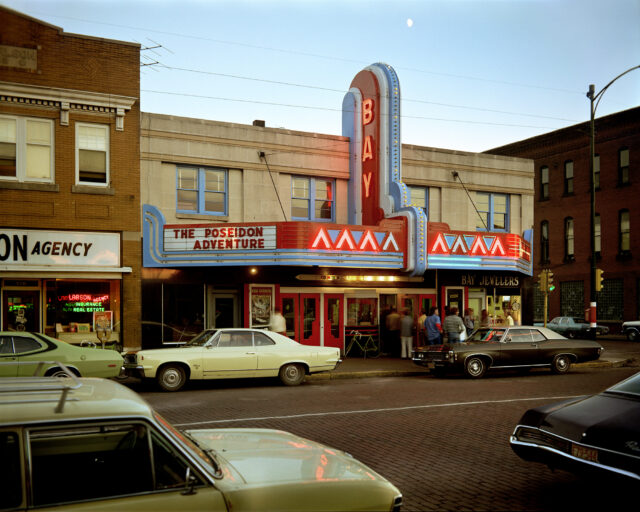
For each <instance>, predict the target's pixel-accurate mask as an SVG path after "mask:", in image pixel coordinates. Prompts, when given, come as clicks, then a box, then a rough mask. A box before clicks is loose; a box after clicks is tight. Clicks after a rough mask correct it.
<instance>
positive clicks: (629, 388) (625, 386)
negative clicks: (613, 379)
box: [607, 373, 640, 398]
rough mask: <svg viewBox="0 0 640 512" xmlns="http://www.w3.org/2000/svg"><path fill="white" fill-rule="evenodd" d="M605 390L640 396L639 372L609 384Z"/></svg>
mask: <svg viewBox="0 0 640 512" xmlns="http://www.w3.org/2000/svg"><path fill="white" fill-rule="evenodd" d="M607 392H611V393H622V394H625V395H631V396H633V397H635V398H640V373H636V374H635V375H633V376H632V377H629V378H628V379H627V380H623V381H622V382H618V384H616V385H614V386H611V387H610V388H609V389H607Z"/></svg>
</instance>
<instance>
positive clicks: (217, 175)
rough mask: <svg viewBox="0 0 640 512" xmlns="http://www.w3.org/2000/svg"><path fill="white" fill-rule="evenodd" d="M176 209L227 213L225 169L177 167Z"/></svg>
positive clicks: (203, 212)
mask: <svg viewBox="0 0 640 512" xmlns="http://www.w3.org/2000/svg"><path fill="white" fill-rule="evenodd" d="M176 179H177V184H176V188H177V202H176V211H177V212H180V213H199V214H203V215H226V214H227V170H226V169H216V168H208V167H186V166H185V167H178V170H177V176H176Z"/></svg>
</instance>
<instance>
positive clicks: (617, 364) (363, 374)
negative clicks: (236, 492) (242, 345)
mask: <svg viewBox="0 0 640 512" xmlns="http://www.w3.org/2000/svg"><path fill="white" fill-rule="evenodd" d="M571 366H572V367H573V368H621V367H623V366H629V367H634V366H640V362H639V361H637V360H636V359H602V360H599V361H589V362H586V363H575V364H573V365H571ZM420 375H431V372H430V371H429V370H365V371H360V372H358V371H353V372H327V373H315V374H311V375H307V377H306V380H338V379H365V378H370V377H415V376H420Z"/></svg>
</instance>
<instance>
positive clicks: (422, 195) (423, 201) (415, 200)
mask: <svg viewBox="0 0 640 512" xmlns="http://www.w3.org/2000/svg"><path fill="white" fill-rule="evenodd" d="M407 188H408V189H409V197H410V203H411V206H416V207H418V208H422V209H423V210H424V213H425V215H427V217H428V216H429V213H428V212H429V210H428V205H429V189H428V188H427V187H415V186H411V187H409V186H407Z"/></svg>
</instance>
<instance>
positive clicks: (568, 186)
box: [564, 160, 573, 195]
mask: <svg viewBox="0 0 640 512" xmlns="http://www.w3.org/2000/svg"><path fill="white" fill-rule="evenodd" d="M564 193H565V195H571V194H573V160H567V161H566V162H565V163H564Z"/></svg>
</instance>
